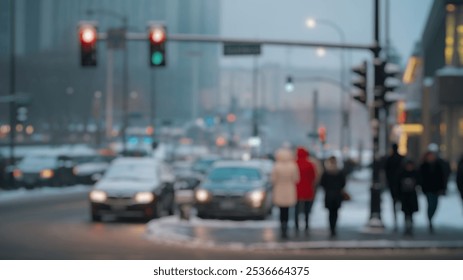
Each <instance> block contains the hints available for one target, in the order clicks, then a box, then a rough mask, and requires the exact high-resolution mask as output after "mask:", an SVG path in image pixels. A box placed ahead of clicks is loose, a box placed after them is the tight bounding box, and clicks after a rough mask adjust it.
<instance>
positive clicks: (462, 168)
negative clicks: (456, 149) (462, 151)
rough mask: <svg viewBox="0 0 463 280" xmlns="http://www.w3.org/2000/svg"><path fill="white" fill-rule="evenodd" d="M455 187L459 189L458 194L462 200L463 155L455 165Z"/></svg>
mask: <svg viewBox="0 0 463 280" xmlns="http://www.w3.org/2000/svg"><path fill="white" fill-rule="evenodd" d="M457 187H458V190H459V191H460V196H461V199H462V201H463V155H462V156H461V158H460V161H459V162H458V167H457Z"/></svg>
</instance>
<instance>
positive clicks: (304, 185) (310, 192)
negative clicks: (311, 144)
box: [294, 147, 316, 233]
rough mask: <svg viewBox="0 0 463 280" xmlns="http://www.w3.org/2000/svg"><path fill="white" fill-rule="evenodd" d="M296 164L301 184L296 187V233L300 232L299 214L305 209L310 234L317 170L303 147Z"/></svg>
mask: <svg viewBox="0 0 463 280" xmlns="http://www.w3.org/2000/svg"><path fill="white" fill-rule="evenodd" d="M296 163H297V166H298V169H299V182H298V183H297V185H296V188H297V203H296V206H295V211H294V212H295V217H294V223H295V230H296V233H297V232H298V231H299V214H300V212H301V210H302V209H303V211H304V217H305V232H306V233H308V231H309V215H310V210H311V209H312V204H313V200H314V197H315V180H316V170H315V165H314V164H313V163H312V162H311V161H309V152H308V151H307V150H306V149H305V148H303V147H298V148H297V160H296Z"/></svg>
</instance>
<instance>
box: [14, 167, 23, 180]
mask: <svg viewBox="0 0 463 280" xmlns="http://www.w3.org/2000/svg"><path fill="white" fill-rule="evenodd" d="M13 176H14V177H15V178H16V179H19V178H22V176H23V173H22V171H21V170H19V169H15V170H14V171H13Z"/></svg>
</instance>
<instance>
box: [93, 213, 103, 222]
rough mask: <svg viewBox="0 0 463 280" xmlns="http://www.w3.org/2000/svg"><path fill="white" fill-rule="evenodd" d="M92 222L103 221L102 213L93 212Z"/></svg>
mask: <svg viewBox="0 0 463 280" xmlns="http://www.w3.org/2000/svg"><path fill="white" fill-rule="evenodd" d="M92 222H101V215H98V214H95V213H92Z"/></svg>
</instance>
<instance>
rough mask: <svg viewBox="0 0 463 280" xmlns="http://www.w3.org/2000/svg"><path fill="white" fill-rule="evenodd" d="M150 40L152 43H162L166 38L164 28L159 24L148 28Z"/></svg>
mask: <svg viewBox="0 0 463 280" xmlns="http://www.w3.org/2000/svg"><path fill="white" fill-rule="evenodd" d="M150 40H151V42H153V43H157V44H159V43H162V42H164V41H165V40H166V30H165V29H164V28H162V27H160V26H156V27H153V28H152V29H151V30H150Z"/></svg>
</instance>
